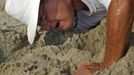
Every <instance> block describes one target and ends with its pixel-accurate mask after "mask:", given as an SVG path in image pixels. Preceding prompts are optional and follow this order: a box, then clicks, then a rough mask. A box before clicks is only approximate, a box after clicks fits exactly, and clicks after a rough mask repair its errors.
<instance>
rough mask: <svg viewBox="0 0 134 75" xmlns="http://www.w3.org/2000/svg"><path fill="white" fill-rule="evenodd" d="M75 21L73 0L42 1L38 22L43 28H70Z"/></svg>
mask: <svg viewBox="0 0 134 75" xmlns="http://www.w3.org/2000/svg"><path fill="white" fill-rule="evenodd" d="M73 22H74V11H73V4H72V0H42V1H41V3H40V9H39V17H38V24H39V25H41V26H42V28H43V29H46V30H51V29H52V30H53V29H63V30H68V29H70V28H71V27H72V25H73Z"/></svg>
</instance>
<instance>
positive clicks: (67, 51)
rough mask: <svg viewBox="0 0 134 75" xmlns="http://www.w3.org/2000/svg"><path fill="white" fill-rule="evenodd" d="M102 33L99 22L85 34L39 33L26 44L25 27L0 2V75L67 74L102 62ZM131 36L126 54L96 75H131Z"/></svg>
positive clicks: (103, 26) (133, 66) (103, 28)
mask: <svg viewBox="0 0 134 75" xmlns="http://www.w3.org/2000/svg"><path fill="white" fill-rule="evenodd" d="M133 30H134V28H133ZM105 32H106V21H105V20H103V21H102V22H101V25H99V26H98V27H96V28H95V29H92V30H90V31H88V32H80V31H70V32H59V34H57V33H55V32H46V31H39V32H38V35H37V37H36V41H35V43H34V44H33V45H29V43H28V41H27V36H26V25H24V24H22V23H20V22H19V21H17V20H15V19H14V18H12V17H10V16H9V15H7V14H6V12H5V10H4V1H3V0H0V75H71V74H72V73H73V71H74V70H76V69H77V67H78V65H79V64H81V63H90V62H101V61H102V59H103V55H104V51H105V50H104V49H105V48H104V47H105ZM133 37H134V34H133V33H132V36H131V39H130V45H131V47H130V49H129V51H128V52H127V54H126V55H125V56H124V57H123V58H122V59H121V60H120V61H119V62H117V63H115V64H113V65H112V66H111V67H110V68H109V69H106V70H105V71H104V72H101V73H100V72H98V73H97V74H96V75H134V54H133V53H134V46H133V45H134V39H133Z"/></svg>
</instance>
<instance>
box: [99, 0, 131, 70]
mask: <svg viewBox="0 0 134 75" xmlns="http://www.w3.org/2000/svg"><path fill="white" fill-rule="evenodd" d="M133 8H134V0H112V1H111V4H110V7H109V9H108V24H107V36H106V38H107V39H106V51H105V56H104V62H103V63H102V64H103V66H104V67H108V66H110V65H111V64H112V63H114V62H116V61H118V60H119V59H120V58H121V57H122V56H123V55H124V54H125V49H126V47H127V44H128V40H129V36H130V33H131V29H132V25H133V20H134V9H133Z"/></svg>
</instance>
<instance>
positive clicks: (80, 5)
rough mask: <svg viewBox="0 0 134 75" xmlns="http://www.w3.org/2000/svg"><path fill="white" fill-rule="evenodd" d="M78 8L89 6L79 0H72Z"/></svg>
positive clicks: (86, 8) (85, 8)
mask: <svg viewBox="0 0 134 75" xmlns="http://www.w3.org/2000/svg"><path fill="white" fill-rule="evenodd" d="M73 1H74V2H73V3H74V4H75V6H76V8H77V9H78V10H89V8H88V7H87V6H86V5H85V4H84V3H83V2H82V1H81V0H73Z"/></svg>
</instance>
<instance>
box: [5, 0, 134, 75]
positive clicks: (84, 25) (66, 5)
mask: <svg viewBox="0 0 134 75" xmlns="http://www.w3.org/2000/svg"><path fill="white" fill-rule="evenodd" d="M9 1H12V2H14V3H15V1H17V0H9ZM21 1H22V2H21ZM12 2H8V0H7V4H6V7H9V6H10V5H11V4H12ZM25 2H26V3H25ZM32 2H33V3H32ZM16 3H17V2H16ZM18 3H22V5H21V6H22V8H20V7H21V6H20V5H19V4H18V5H17V4H16V6H14V8H13V7H12V6H11V7H9V8H13V9H9V8H6V10H7V12H8V13H9V14H10V15H12V16H13V17H16V18H18V19H19V20H22V21H23V22H24V23H26V24H28V37H29V38H28V39H29V41H31V44H32V43H33V39H34V36H35V31H36V29H35V28H36V24H37V21H36V22H35V23H31V19H32V18H35V17H33V16H34V15H33V14H32V16H30V18H29V17H28V18H29V19H30V22H29V21H28V22H25V21H27V20H26V17H27V16H28V15H30V14H29V13H28V12H33V11H35V16H36V18H35V19H36V20H38V24H39V25H40V26H42V28H43V29H46V30H55V29H59V30H61V29H63V30H70V29H72V28H74V29H75V28H79V29H84V30H86V29H87V30H88V29H90V28H93V27H95V26H96V25H97V24H98V23H99V21H100V20H101V19H102V18H103V17H105V16H106V9H107V11H108V18H107V20H108V23H107V32H106V33H107V36H106V48H105V50H106V51H105V55H104V60H103V62H101V63H92V64H83V65H81V66H80V67H79V68H78V70H77V71H76V72H75V73H74V75H93V73H94V72H96V71H97V70H104V69H105V68H108V67H109V66H110V65H112V63H114V62H117V61H118V60H119V59H120V58H121V57H123V56H124V54H125V51H126V49H127V44H128V39H129V36H130V32H131V28H132V24H133V20H134V9H133V8H134V0H41V2H40V7H39V16H38V19H37V10H38V6H39V0H37V2H36V1H35V2H34V0H32V1H31V2H30V0H29V2H27V0H20V1H19V2H18ZM23 3H25V4H24V5H23ZM29 3H30V4H29ZM28 4H29V6H28V8H29V9H30V8H35V9H31V11H29V9H25V11H23V10H24V8H25V7H27V6H26V5H28ZM34 4H37V5H34ZM17 6H20V7H17ZM32 6H33V7H32ZM35 6H36V7H35ZM15 7H16V8H15ZM104 7H105V8H104ZM22 9H23V10H22ZM12 10H16V11H18V10H19V12H17V14H15V13H16V12H15V11H14V12H12ZM20 11H21V12H23V13H21V14H20ZM26 11H28V12H27V13H28V15H26V16H24V15H25V13H26ZM76 12H77V13H76ZM18 15H21V17H18ZM23 18H24V19H25V20H23ZM32 21H35V20H32ZM76 24H77V25H76ZM33 26H34V27H33ZM31 27H32V28H31ZM32 30H33V32H32ZM31 39H32V40H31Z"/></svg>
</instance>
